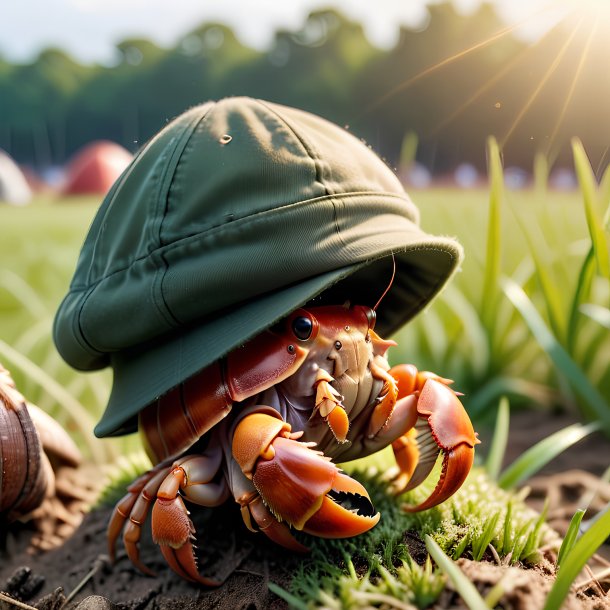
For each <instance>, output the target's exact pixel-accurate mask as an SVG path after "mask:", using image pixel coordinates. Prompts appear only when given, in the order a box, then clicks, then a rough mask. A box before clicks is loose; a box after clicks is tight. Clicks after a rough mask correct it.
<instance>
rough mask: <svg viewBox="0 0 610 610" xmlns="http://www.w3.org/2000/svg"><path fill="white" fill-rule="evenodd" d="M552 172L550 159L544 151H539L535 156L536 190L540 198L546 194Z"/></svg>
mask: <svg viewBox="0 0 610 610" xmlns="http://www.w3.org/2000/svg"><path fill="white" fill-rule="evenodd" d="M550 171H551V167H550V163H549V159H548V157H547V156H546V154H545V153H543V152H542V151H538V152H537V153H536V155H535V156H534V190H535V191H536V193H537V194H538V196H542V195H544V194H546V189H547V185H548V183H549V173H550Z"/></svg>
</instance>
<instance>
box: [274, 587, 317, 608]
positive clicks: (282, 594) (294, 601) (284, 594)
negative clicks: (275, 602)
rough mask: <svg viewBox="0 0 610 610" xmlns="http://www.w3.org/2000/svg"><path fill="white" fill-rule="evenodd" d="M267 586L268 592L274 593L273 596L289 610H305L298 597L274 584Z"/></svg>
mask: <svg viewBox="0 0 610 610" xmlns="http://www.w3.org/2000/svg"><path fill="white" fill-rule="evenodd" d="M267 586H268V587H269V591H271V593H275V595H277V596H278V597H279V598H281V599H283V600H284V601H285V602H287V603H288V604H289V605H290V607H291V608H297V610H307V604H306V603H305V602H302V601H301V600H300V599H299V598H298V597H295V596H294V595H292V593H289V592H288V591H286V589H282V587H280V586H279V585H276V584H275V583H274V582H269V583H267Z"/></svg>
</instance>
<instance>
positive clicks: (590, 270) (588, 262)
mask: <svg viewBox="0 0 610 610" xmlns="http://www.w3.org/2000/svg"><path fill="white" fill-rule="evenodd" d="M594 278H595V251H594V249H593V247H591V248H590V249H589V251H588V252H587V255H586V256H585V258H584V260H583V262H582V266H581V268H580V272H579V273H578V282H577V283H576V289H575V290H574V296H573V298H572V304H571V306H570V314H569V318H568V328H567V331H566V345H567V349H568V352H569V353H570V354H573V353H574V349H575V347H576V338H577V336H578V320H579V314H580V306H581V304H582V303H583V302H584V301H586V300H588V299H589V296H590V294H591V286H592V285H593V279H594Z"/></svg>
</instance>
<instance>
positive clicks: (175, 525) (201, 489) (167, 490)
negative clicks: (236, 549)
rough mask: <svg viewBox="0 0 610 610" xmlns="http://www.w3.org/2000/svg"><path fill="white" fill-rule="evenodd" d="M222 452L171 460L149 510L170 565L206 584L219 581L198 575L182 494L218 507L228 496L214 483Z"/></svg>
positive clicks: (222, 485) (223, 486)
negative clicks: (172, 463)
mask: <svg viewBox="0 0 610 610" xmlns="http://www.w3.org/2000/svg"><path fill="white" fill-rule="evenodd" d="M221 458H222V454H221V452H219V451H214V452H212V453H211V455H210V456H206V455H198V456H189V457H187V458H186V459H183V460H179V461H177V462H175V463H174V466H173V467H172V469H171V471H170V473H169V474H168V475H167V476H166V477H165V479H164V480H163V482H162V483H161V485H160V487H159V489H158V491H157V501H156V502H155V504H154V506H153V510H152V523H151V525H152V534H153V540H154V541H155V542H156V543H157V544H158V545H159V546H160V547H161V552H162V553H163V556H164V557H165V559H166V561H167V563H168V564H169V566H170V567H171V568H172V569H173V570H174V571H175V572H176V573H177V574H179V575H180V576H182V577H183V578H186V579H188V580H191V581H194V582H199V583H201V584H204V585H207V586H218V585H220V584H221V583H220V582H219V581H217V580H213V579H211V578H206V577H205V576H202V575H201V574H199V570H198V568H197V559H196V557H195V554H194V549H195V546H194V544H193V543H194V541H195V527H194V525H193V522H192V521H191V519H190V517H189V512H188V510H187V509H186V506H185V504H184V501H183V500H182V497H181V496H180V495H179V492H180V491H182V492H183V493H184V495H185V497H186V498H187V499H189V500H191V501H192V502H195V503H197V504H202V505H203V506H218V505H220V504H222V503H223V502H224V501H225V500H226V499H227V498H228V497H229V490H228V487H227V485H226V483H225V482H224V480H221V482H220V483H215V482H213V478H214V477H215V476H216V474H217V472H218V468H219V465H220V460H221Z"/></svg>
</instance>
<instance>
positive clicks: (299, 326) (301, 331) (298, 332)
mask: <svg viewBox="0 0 610 610" xmlns="http://www.w3.org/2000/svg"><path fill="white" fill-rule="evenodd" d="M312 330H313V322H312V321H311V319H310V318H307V317H305V316H299V317H298V318H295V319H294V320H293V321H292V332H293V333H294V336H295V337H296V338H297V339H299V340H300V341H307V339H309V337H311V331H312Z"/></svg>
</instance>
